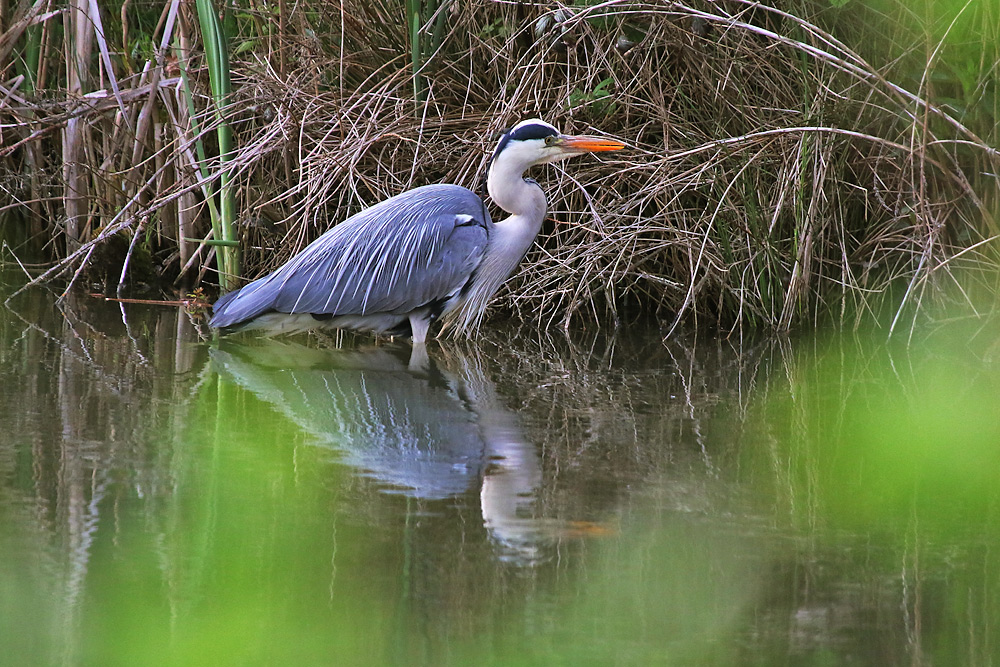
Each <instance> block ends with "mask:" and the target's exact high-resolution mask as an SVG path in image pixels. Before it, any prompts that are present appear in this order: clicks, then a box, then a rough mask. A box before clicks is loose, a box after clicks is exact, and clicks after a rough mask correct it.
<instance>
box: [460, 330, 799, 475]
mask: <svg viewBox="0 0 1000 667" xmlns="http://www.w3.org/2000/svg"><path fill="white" fill-rule="evenodd" d="M480 344H481V345H482V346H483V347H484V348H485V349H487V350H489V351H488V352H487V354H488V356H490V357H491V358H493V359H503V360H504V361H503V363H501V364H497V365H496V366H495V368H494V370H495V376H496V377H497V384H498V386H499V387H500V388H501V391H503V390H504V389H508V390H509V391H513V392H515V393H516V395H515V396H513V397H511V399H510V401H509V402H510V404H511V405H513V406H520V411H522V412H524V413H525V414H527V415H530V419H531V420H532V422H533V424H535V425H537V430H538V431H539V432H542V433H544V434H545V436H544V437H545V442H544V450H545V452H544V453H545V460H546V464H547V466H548V467H549V468H551V469H552V470H553V471H554V472H555V474H556V476H557V478H558V477H559V475H560V474H566V475H574V474H576V475H579V474H584V475H587V474H589V475H591V476H597V475H599V476H600V477H601V478H603V479H604V480H614V479H617V480H619V481H622V482H625V483H627V482H630V481H634V480H636V479H649V478H651V477H655V476H658V475H662V474H665V473H667V472H668V471H669V470H670V469H675V468H676V467H677V466H679V465H681V464H682V463H685V462H686V466H687V468H688V469H689V470H694V469H696V468H697V469H700V470H701V471H702V472H703V473H705V472H707V473H709V474H714V472H713V471H714V470H715V469H716V467H717V464H716V463H715V462H713V457H715V456H719V455H721V454H724V453H725V452H724V451H720V448H724V447H725V446H726V443H725V442H719V441H718V439H716V441H715V442H712V441H711V439H710V438H709V437H708V434H707V433H706V426H705V425H706V424H707V423H710V422H711V423H712V424H717V423H718V422H717V421H716V417H718V416H720V414H721V416H725V417H726V418H727V419H729V420H736V421H740V420H743V419H745V416H746V410H747V406H748V404H749V395H750V391H751V389H752V388H754V387H757V386H758V385H762V384H766V378H767V377H768V376H769V375H770V373H771V372H772V371H771V369H772V368H773V366H774V362H775V361H776V357H777V360H779V361H780V358H781V354H782V349H781V348H780V345H779V344H778V343H776V342H775V341H774V340H773V339H772V340H769V341H763V342H761V343H759V344H754V345H745V346H743V347H742V348H741V347H739V346H738V344H737V343H734V342H728V341H724V340H704V339H697V338H693V337H691V338H675V339H671V340H669V341H667V342H666V343H662V342H661V341H660V340H659V338H656V337H650V338H646V339H645V340H639V339H637V338H636V337H629V336H628V335H627V334H626V333H623V335H621V336H618V337H615V336H607V335H604V334H596V335H594V336H592V337H590V338H588V339H585V340H584V341H583V342H577V341H576V340H568V339H566V338H556V337H540V336H537V335H531V334H527V335H525V334H519V335H518V336H516V337H515V338H514V340H513V341H501V340H500V339H498V338H497V337H495V336H492V335H489V334H487V335H486V336H485V338H484V340H483V341H482V342H481V343H480ZM715 428H718V426H716V427H715ZM692 466H694V467H692ZM594 471H599V473H597V474H596V475H595V474H594Z"/></svg>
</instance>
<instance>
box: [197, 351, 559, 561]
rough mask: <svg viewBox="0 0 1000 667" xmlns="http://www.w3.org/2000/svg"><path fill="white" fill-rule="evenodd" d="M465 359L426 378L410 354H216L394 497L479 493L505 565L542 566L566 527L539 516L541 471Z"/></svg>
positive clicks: (231, 372) (431, 370) (230, 371)
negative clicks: (546, 547)
mask: <svg viewBox="0 0 1000 667" xmlns="http://www.w3.org/2000/svg"><path fill="white" fill-rule="evenodd" d="M459 348H460V346H457V345H456V346H454V348H453V349H450V350H448V351H447V353H442V356H441V357H440V358H434V359H429V358H427V357H425V358H424V359H425V362H424V364H423V365H422V366H420V367H414V364H413V361H412V360H411V359H410V358H409V355H410V350H409V349H407V348H405V347H404V348H399V347H393V346H382V347H369V348H362V349H353V350H347V349H326V350H324V349H316V348H310V347H307V346H305V345H302V344H300V343H295V342H289V341H278V340H274V339H267V338H264V339H256V340H253V341H249V342H248V343H244V344H234V343H227V342H224V343H223V344H222V345H221V346H220V347H218V348H216V349H213V350H212V351H211V354H212V362H213V365H214V367H215V369H216V370H217V371H218V372H219V373H220V374H221V375H223V377H227V378H229V379H231V380H232V381H233V382H235V383H236V384H238V385H240V386H242V387H243V388H245V389H247V390H249V391H250V392H252V393H253V394H255V395H256V396H258V397H259V398H260V399H262V400H264V401H266V402H267V403H270V404H271V405H273V406H274V407H275V409H277V410H278V411H279V412H281V413H283V414H284V415H285V416H287V417H288V419H290V420H291V421H292V422H294V423H295V424H297V425H299V426H300V427H301V428H302V429H303V430H304V431H305V432H307V433H308V434H309V435H310V436H311V437H312V438H313V440H314V442H315V443H316V445H318V446H324V447H329V448H330V449H332V450H335V451H336V452H338V453H339V456H338V459H339V460H340V461H342V462H344V463H346V464H348V465H350V466H352V467H353V468H355V469H356V470H358V471H359V472H360V473H361V474H363V475H365V476H367V477H370V478H372V479H375V480H378V481H379V482H380V483H381V484H382V485H383V486H382V488H383V490H384V491H387V492H390V493H401V494H405V495H407V496H410V497H413V498H417V499H423V500H441V499H445V498H449V497H454V496H458V495H460V494H464V493H467V492H468V491H469V490H472V489H474V488H476V486H477V485H478V489H479V497H480V504H481V511H482V517H483V525H484V526H485V527H486V530H487V531H488V533H489V535H490V537H491V538H492V540H493V541H494V543H495V544H496V545H497V547H498V548H499V552H500V556H501V557H502V558H504V559H509V560H512V561H516V562H521V563H529V564H530V563H532V562H534V561H535V560H537V559H538V558H539V556H540V548H541V546H542V545H543V544H544V543H545V542H546V541H548V540H550V539H551V538H552V537H553V536H554V532H553V530H552V529H553V527H554V526H555V525H556V524H555V522H553V521H550V520H545V519H540V518H537V517H535V516H533V513H534V512H533V510H534V500H535V496H536V494H537V491H538V489H539V487H540V484H541V481H542V470H541V461H540V459H539V455H538V452H537V450H536V448H535V447H534V446H533V445H532V444H530V443H528V442H526V441H525V438H524V436H523V433H522V430H521V427H520V425H519V423H518V419H517V416H516V415H515V414H514V413H512V412H511V411H510V410H508V409H507V408H505V407H504V406H503V404H502V402H501V401H500V400H499V398H498V396H497V393H496V389H495V387H494V386H493V383H492V382H491V381H490V380H489V378H488V377H487V376H486V374H485V373H484V372H483V368H482V365H481V361H480V359H479V358H478V357H477V356H475V355H472V354H465V353H463V351H461V350H460V349H459ZM556 532H557V531H556Z"/></svg>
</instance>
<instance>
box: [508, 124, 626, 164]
mask: <svg viewBox="0 0 1000 667" xmlns="http://www.w3.org/2000/svg"><path fill="white" fill-rule="evenodd" d="M622 148H625V144H623V143H621V142H619V141H611V140H609V139H603V138H601V137H586V136H570V135H567V134H562V133H561V132H559V130H557V129H556V128H554V127H553V126H551V125H549V124H548V123H546V122H545V121H543V120H539V119H537V118H532V119H529V120H523V121H521V122H520V123H518V124H517V125H515V126H514V127H512V128H511V129H510V130H508V131H507V132H506V133H504V135H503V136H502V137H501V138H500V142H499V143H498V144H497V148H496V150H495V151H494V152H493V159H492V161H491V162H490V169H491V170H492V169H498V168H503V169H504V170H507V169H510V170H511V171H516V172H517V173H523V172H524V171H526V170H527V169H528V168H529V167H533V166H535V165H538V164H548V163H549V162H558V161H559V160H565V159H566V158H571V157H573V156H574V155H583V154H584V153H597V152H602V151H617V150H620V149H622Z"/></svg>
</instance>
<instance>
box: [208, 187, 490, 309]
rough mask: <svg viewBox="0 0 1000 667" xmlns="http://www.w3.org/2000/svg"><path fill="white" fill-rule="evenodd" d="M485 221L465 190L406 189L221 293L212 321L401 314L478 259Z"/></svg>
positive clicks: (453, 288) (446, 294)
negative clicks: (259, 274) (260, 274)
mask: <svg viewBox="0 0 1000 667" xmlns="http://www.w3.org/2000/svg"><path fill="white" fill-rule="evenodd" d="M491 224H492V223H491V222H490V220H489V215H488V213H487V212H486V209H485V207H484V206H483V202H482V200H481V199H480V198H479V197H478V196H477V195H476V194H475V193H474V192H472V191H471V190H468V189H466V188H463V187H460V186H457V185H430V186H424V187H422V188H416V189H414V190H410V191H408V192H405V193H403V194H400V195H397V196H395V197H392V198H391V199H387V200H385V201H383V202H381V203H379V204H376V205H375V206H373V207H371V208H369V209H366V210H364V211H362V212H360V213H358V214H357V215H355V216H353V217H351V218H349V219H347V220H345V221H344V222H342V223H341V224H339V225H337V226H336V227H334V228H333V229H331V230H330V231H328V232H327V233H326V234H324V235H323V236H321V237H320V238H318V239H316V240H315V241H314V242H313V243H311V244H310V245H309V246H307V247H306V248H305V250H303V251H302V252H301V253H299V254H298V255H296V256H295V257H294V258H292V260H291V261H289V262H288V263H287V264H285V265H284V266H283V267H281V268H280V269H278V270H277V271H275V272H274V273H272V274H270V275H268V276H265V277H264V278H261V279H260V280H257V281H255V282H253V283H250V284H249V285H247V286H245V287H243V288H242V289H240V290H237V291H236V292H232V293H230V294H228V295H226V296H225V297H223V298H221V299H220V300H219V301H218V302H216V305H215V315H214V317H213V319H212V326H215V327H226V326H231V325H234V324H239V323H241V322H244V321H247V320H249V319H252V318H254V317H256V316H257V315H260V314H263V313H266V312H269V311H278V312H282V313H312V314H316V315H321V314H322V315H370V314H374V313H398V314H400V315H402V314H405V313H408V312H410V311H412V310H414V309H417V308H420V307H423V306H427V305H430V304H434V303H435V302H438V301H441V300H446V299H448V298H450V297H452V296H454V295H456V294H457V293H458V292H459V291H460V290H461V289H462V287H463V286H464V285H465V283H466V282H467V281H468V280H469V277H470V276H471V275H472V273H473V271H475V269H476V267H477V266H478V265H479V263H480V261H482V257H483V252H484V251H485V248H486V241H487V236H488V233H489V227H490V225H491Z"/></svg>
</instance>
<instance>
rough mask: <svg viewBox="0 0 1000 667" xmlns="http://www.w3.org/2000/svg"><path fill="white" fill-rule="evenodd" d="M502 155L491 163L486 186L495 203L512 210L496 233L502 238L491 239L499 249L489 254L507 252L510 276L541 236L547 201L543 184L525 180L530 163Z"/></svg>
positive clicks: (498, 224) (504, 254) (499, 224)
mask: <svg viewBox="0 0 1000 667" xmlns="http://www.w3.org/2000/svg"><path fill="white" fill-rule="evenodd" d="M502 158H503V156H502V155H501V156H500V159H498V160H495V161H494V163H493V165H492V166H491V167H490V173H489V176H488V178H487V179H486V189H487V190H488V191H489V193H490V198H491V199H492V200H493V201H494V203H496V205H497V206H499V207H500V208H502V209H503V210H505V211H507V212H508V213H510V214H511V215H510V217H509V218H507V219H505V220H501V221H499V222H497V223H496V226H495V227H494V233H495V234H496V235H497V237H498V238H495V239H491V240H490V246H491V247H493V246H495V252H492V253H489V254H500V255H503V256H504V258H506V259H508V260H509V261H510V262H512V263H511V264H510V268H509V271H508V273H507V274H506V275H505V276H504V278H505V279H506V277H507V276H508V275H510V272H511V271H513V270H514V267H516V266H517V264H518V263H519V262H520V261H521V258H522V257H524V253H525V252H527V251H528V248H529V247H531V243H532V241H534V240H535V237H536V236H538V232H539V231H540V230H541V228H542V221H543V220H544V219H545V209H546V207H547V204H546V201H545V193H544V192H542V188H541V187H539V185H538V184H537V183H535V182H529V181H526V180H524V171H525V169H526V168H527V166H528V165H525V164H523V163H521V162H519V161H507V160H504V159H502Z"/></svg>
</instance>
